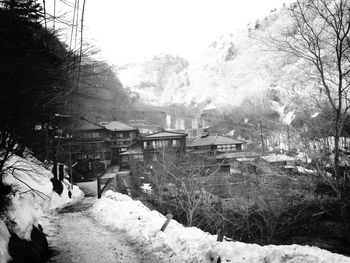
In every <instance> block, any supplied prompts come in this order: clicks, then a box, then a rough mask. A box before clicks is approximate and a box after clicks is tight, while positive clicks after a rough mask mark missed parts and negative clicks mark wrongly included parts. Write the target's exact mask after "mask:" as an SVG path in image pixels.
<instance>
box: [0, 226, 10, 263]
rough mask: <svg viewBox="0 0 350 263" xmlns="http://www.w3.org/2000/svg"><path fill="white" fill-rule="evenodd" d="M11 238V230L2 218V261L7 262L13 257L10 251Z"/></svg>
mask: <svg viewBox="0 0 350 263" xmlns="http://www.w3.org/2000/svg"><path fill="white" fill-rule="evenodd" d="M9 240H10V232H9V231H8V229H7V227H6V225H5V223H4V221H2V220H0V263H6V262H8V261H9V260H10V259H11V257H10V255H9V253H8V243H9Z"/></svg>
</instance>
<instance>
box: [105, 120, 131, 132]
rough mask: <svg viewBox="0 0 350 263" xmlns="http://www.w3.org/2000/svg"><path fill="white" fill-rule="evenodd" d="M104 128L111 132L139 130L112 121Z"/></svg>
mask: <svg viewBox="0 0 350 263" xmlns="http://www.w3.org/2000/svg"><path fill="white" fill-rule="evenodd" d="M104 127H105V128H106V129H107V130H109V131H136V130H137V129H136V128H134V127H131V126H129V125H127V124H125V123H122V122H120V121H112V122H109V123H107V124H106V125H104Z"/></svg>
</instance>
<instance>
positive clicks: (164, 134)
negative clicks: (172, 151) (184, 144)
mask: <svg viewBox="0 0 350 263" xmlns="http://www.w3.org/2000/svg"><path fill="white" fill-rule="evenodd" d="M186 136H187V134H186V133H181V132H173V131H166V130H163V131H159V132H155V133H151V134H147V135H143V136H142V140H152V139H164V138H165V139H173V138H182V137H186Z"/></svg>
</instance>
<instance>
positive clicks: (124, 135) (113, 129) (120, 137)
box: [104, 121, 140, 164]
mask: <svg viewBox="0 0 350 263" xmlns="http://www.w3.org/2000/svg"><path fill="white" fill-rule="evenodd" d="M104 128H105V129H106V130H107V132H108V133H109V135H110V148H111V154H112V156H111V160H112V162H113V163H115V164H121V156H120V154H121V153H123V152H125V151H127V150H128V149H129V148H130V147H131V146H132V145H134V144H135V143H137V141H138V140H139V138H140V136H139V135H140V134H139V131H138V129H137V128H134V127H131V126H129V125H127V124H124V123H121V122H119V121H112V122H109V123H107V124H105V125H104Z"/></svg>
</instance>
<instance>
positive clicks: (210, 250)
mask: <svg viewBox="0 0 350 263" xmlns="http://www.w3.org/2000/svg"><path fill="white" fill-rule="evenodd" d="M91 213H92V215H93V216H94V217H95V218H96V220H97V221H99V222H100V223H102V224H104V225H107V226H109V227H114V228H116V229H118V230H121V231H125V233H126V234H127V235H128V236H129V237H130V238H131V239H132V240H133V242H135V244H138V245H139V246H140V247H141V246H142V247H143V246H149V247H151V249H152V250H153V251H155V253H157V255H158V257H159V258H164V259H167V262H192V263H194V262H215V260H218V258H219V257H220V259H221V262H270V263H272V262H275V263H277V262H278V263H280V262H293V263H297V262H300V263H301V262H324V263H326V262H327V263H329V262H350V258H348V257H345V256H342V255H338V254H334V253H331V252H328V251H326V250H322V249H319V248H316V247H309V246H299V245H291V246H274V245H269V246H259V245H256V244H245V243H242V242H217V241H216V238H217V237H216V236H215V235H210V234H208V233H205V232H203V231H201V230H200V229H198V228H195V227H184V226H183V225H181V224H180V223H178V222H176V221H175V220H171V222H170V224H169V225H168V227H167V228H166V230H165V231H164V232H161V231H160V229H161V227H162V225H163V224H164V222H165V220H166V218H165V217H164V216H163V215H161V214H160V213H158V212H157V211H151V210H149V209H148V208H147V207H146V206H144V205H143V204H142V203H141V202H140V201H134V200H132V199H131V198H130V197H129V196H127V195H123V194H120V193H115V192H112V191H107V192H106V194H105V196H103V197H102V198H101V199H100V200H98V201H97V202H96V203H95V205H94V206H93V208H92V210H91Z"/></svg>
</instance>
